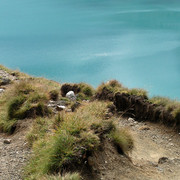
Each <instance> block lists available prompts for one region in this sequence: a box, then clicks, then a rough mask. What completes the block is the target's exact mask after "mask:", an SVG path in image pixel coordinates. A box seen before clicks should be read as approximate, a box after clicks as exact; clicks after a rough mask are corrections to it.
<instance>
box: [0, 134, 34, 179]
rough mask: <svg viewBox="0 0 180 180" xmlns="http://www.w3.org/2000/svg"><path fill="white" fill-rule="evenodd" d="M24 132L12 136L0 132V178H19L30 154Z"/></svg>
mask: <svg viewBox="0 0 180 180" xmlns="http://www.w3.org/2000/svg"><path fill="white" fill-rule="evenodd" d="M25 134H26V131H24V132H18V133H16V134H14V135H13V136H7V135H5V134H2V133H1V134H0V180H21V179H22V174H23V167H24V165H25V163H26V162H27V160H28V157H29V155H30V153H31V152H30V149H29V148H28V146H27V142H26V140H25Z"/></svg>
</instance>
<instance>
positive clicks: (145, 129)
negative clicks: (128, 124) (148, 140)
mask: <svg viewBox="0 0 180 180" xmlns="http://www.w3.org/2000/svg"><path fill="white" fill-rule="evenodd" d="M139 130H144V131H147V130H150V128H149V127H148V126H142V127H140V128H139Z"/></svg>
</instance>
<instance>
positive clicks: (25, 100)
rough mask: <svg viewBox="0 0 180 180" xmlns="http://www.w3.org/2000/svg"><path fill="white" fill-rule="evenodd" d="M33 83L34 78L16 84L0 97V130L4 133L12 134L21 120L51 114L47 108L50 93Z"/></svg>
mask: <svg viewBox="0 0 180 180" xmlns="http://www.w3.org/2000/svg"><path fill="white" fill-rule="evenodd" d="M33 81H34V79H33V78H32V79H25V80H21V81H20V82H18V83H14V84H12V85H11V86H10V87H9V89H8V90H6V91H5V93H3V95H2V96H1V97H0V102H1V104H0V117H1V119H0V129H1V130H2V131H4V132H12V131H13V129H14V127H15V125H16V122H17V121H18V120H20V119H25V118H36V117H38V116H47V115H49V114H51V111H50V110H49V109H48V107H47V106H46V104H47V101H48V96H47V94H48V93H46V92H45V91H43V90H42V89H41V88H40V87H39V83H37V84H36V83H33ZM32 84H34V86H33V85H32Z"/></svg>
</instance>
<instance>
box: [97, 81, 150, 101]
mask: <svg viewBox="0 0 180 180" xmlns="http://www.w3.org/2000/svg"><path fill="white" fill-rule="evenodd" d="M103 91H104V92H103ZM117 92H120V93H125V94H129V95H136V96H142V97H144V98H145V99H148V93H147V91H146V90H144V89H138V88H133V89H128V88H126V87H124V86H123V85H122V84H121V83H119V82H118V81H117V80H111V81H108V82H106V83H102V84H101V85H100V86H99V87H98V88H97V91H96V97H99V95H101V94H103V93H105V94H104V95H103V96H108V94H113V95H114V94H115V93H117ZM107 93H108V94H107ZM105 98H106V97H104V98H102V99H105Z"/></svg>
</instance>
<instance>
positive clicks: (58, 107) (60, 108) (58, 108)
mask: <svg viewBox="0 0 180 180" xmlns="http://www.w3.org/2000/svg"><path fill="white" fill-rule="evenodd" d="M64 109H66V106H57V107H56V110H57V111H62V110H64Z"/></svg>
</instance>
